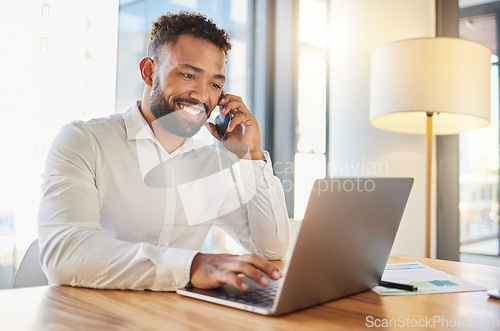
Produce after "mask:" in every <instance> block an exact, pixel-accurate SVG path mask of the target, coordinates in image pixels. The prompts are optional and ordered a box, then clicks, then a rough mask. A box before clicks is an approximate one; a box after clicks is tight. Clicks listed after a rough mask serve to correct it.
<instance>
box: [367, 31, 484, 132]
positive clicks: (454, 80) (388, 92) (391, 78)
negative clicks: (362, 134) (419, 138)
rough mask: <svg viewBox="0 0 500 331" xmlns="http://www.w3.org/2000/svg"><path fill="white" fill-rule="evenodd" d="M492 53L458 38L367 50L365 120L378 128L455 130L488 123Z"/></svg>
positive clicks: (403, 41) (428, 40)
mask: <svg viewBox="0 0 500 331" xmlns="http://www.w3.org/2000/svg"><path fill="white" fill-rule="evenodd" d="M490 68H491V52H490V50H489V49H488V48H487V47H486V46H483V45H481V44H478V43H475V42H472V41H468V40H463V39H457V38H420V39H409V40H402V41H397V42H393V43H389V44H386V45H383V46H381V47H379V48H377V49H376V50H375V51H374V52H373V54H372V62H371V77H370V80H371V90H370V120H371V124H372V125H373V126H374V127H376V128H379V129H384V130H389V131H395V132H402V133H414V134H425V133H426V118H427V114H434V115H433V130H432V131H433V132H432V133H433V134H457V133H460V132H464V131H468V130H473V129H479V128H482V127H486V126H488V125H489V123H490Z"/></svg>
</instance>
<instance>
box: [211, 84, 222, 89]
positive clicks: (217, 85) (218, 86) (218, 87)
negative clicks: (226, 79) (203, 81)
mask: <svg viewBox="0 0 500 331" xmlns="http://www.w3.org/2000/svg"><path fill="white" fill-rule="evenodd" d="M212 86H213V87H215V88H216V89H218V90H220V89H221V88H222V87H221V86H220V85H219V84H217V83H213V84H212Z"/></svg>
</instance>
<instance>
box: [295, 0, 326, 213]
mask: <svg viewBox="0 0 500 331" xmlns="http://www.w3.org/2000/svg"><path fill="white" fill-rule="evenodd" d="M327 13H328V6H327V3H326V2H325V1H322V0H300V4H299V58H298V110H297V126H298V127H297V130H296V132H297V153H296V154H295V160H294V165H295V172H294V173H295V175H294V218H295V219H297V220H300V219H302V218H303V216H304V212H305V208H306V205H307V201H308V198H309V193H310V192H311V188H312V185H313V183H314V180H316V179H318V178H323V177H325V176H326V160H327V157H326V153H327V147H326V141H327V100H328V91H327V81H328V62H327V37H326V35H327V28H328V25H327V18H328V14H327Z"/></svg>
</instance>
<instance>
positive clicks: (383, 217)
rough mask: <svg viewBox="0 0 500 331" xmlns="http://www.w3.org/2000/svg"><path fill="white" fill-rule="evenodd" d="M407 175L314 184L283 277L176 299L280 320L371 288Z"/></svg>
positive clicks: (189, 290)
mask: <svg viewBox="0 0 500 331" xmlns="http://www.w3.org/2000/svg"><path fill="white" fill-rule="evenodd" d="M412 185H413V179H412V178H324V179H319V180H316V182H315V183H314V185H313V189H312V191H311V194H310V197H309V201H308V204H307V208H306V212H305V214H304V219H303V220H302V222H301V223H302V224H301V226H300V229H299V232H298V235H297V239H296V242H295V245H294V247H293V250H292V252H291V255H290V257H289V260H288V264H287V268H286V269H285V270H284V271H283V273H284V276H283V277H282V278H281V279H280V280H278V281H274V280H270V284H269V285H268V286H266V287H262V286H260V285H258V284H257V283H255V282H254V281H252V280H251V279H249V278H246V277H244V278H243V279H244V280H245V282H247V283H248V284H249V286H250V289H248V290H247V291H240V290H238V289H236V288H235V287H233V286H231V285H228V284H226V285H223V286H221V287H219V288H216V289H210V290H203V289H198V288H194V287H189V286H188V287H185V288H182V289H179V290H177V293H178V294H181V295H184V296H188V297H191V298H196V299H200V300H205V301H209V302H213V303H217V304H221V305H225V306H229V307H233V308H239V309H243V310H247V311H250V312H254V313H258V314H263V315H273V316H278V315H283V314H287V313H290V312H293V311H296V310H299V309H304V308H308V307H311V306H314V305H318V304H321V303H324V302H327V301H331V300H334V299H338V298H342V297H345V296H348V295H351V294H355V293H358V292H361V291H365V290H369V289H371V288H373V287H375V286H377V285H378V284H379V282H380V279H381V277H382V273H383V271H384V268H385V265H386V263H387V259H388V258H389V254H390V251H391V248H392V244H393V242H394V238H395V236H396V232H397V230H398V227H399V223H400V221H401V217H402V215H403V212H404V209H405V206H406V202H407V200H408V196H409V194H410V190H411V187H412Z"/></svg>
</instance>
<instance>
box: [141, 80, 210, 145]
mask: <svg viewBox="0 0 500 331" xmlns="http://www.w3.org/2000/svg"><path fill="white" fill-rule="evenodd" d="M179 102H182V103H187V104H192V105H197V106H202V107H203V108H204V109H205V115H206V116H204V117H203V118H202V119H201V120H200V121H198V122H192V121H189V120H187V119H184V118H182V116H180V114H179V113H177V112H178V111H179V110H176V109H175V105H176V104H177V103H179ZM149 108H150V109H151V113H152V114H153V116H154V117H155V118H156V120H157V121H158V122H160V124H161V126H162V127H163V128H164V129H165V130H167V131H168V132H170V133H172V134H174V135H176V136H179V137H183V138H189V137H192V136H194V135H195V134H196V133H197V132H198V131H200V129H201V127H202V126H203V125H204V124H205V122H206V121H207V118H208V114H209V110H208V106H207V105H206V104H204V103H200V102H199V101H198V100H196V99H192V98H181V97H175V98H174V99H173V101H172V103H169V102H168V100H167V99H166V98H165V97H164V96H163V93H162V92H161V91H160V89H159V88H158V84H155V85H154V86H153V91H152V93H151V98H150V103H149ZM180 111H182V110H180Z"/></svg>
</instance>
